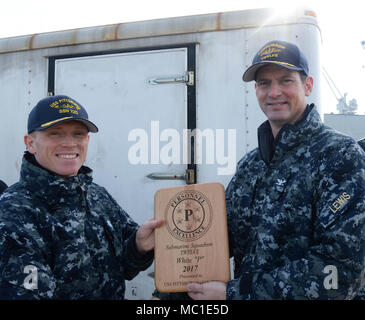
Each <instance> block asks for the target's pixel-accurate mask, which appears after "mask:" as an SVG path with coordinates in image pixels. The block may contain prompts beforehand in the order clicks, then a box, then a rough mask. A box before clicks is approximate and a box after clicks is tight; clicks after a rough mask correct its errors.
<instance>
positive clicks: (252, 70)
mask: <svg viewBox="0 0 365 320" xmlns="http://www.w3.org/2000/svg"><path fill="white" fill-rule="evenodd" d="M268 64H274V65H277V66H280V67H283V68H285V69H290V70H294V71H302V70H303V69H301V68H296V67H291V66H288V65H286V64H283V63H281V62H279V61H278V62H273V61H270V62H259V63H256V64H254V65H252V66H251V67H249V68H248V69H247V70H246V71H245V73H244V74H243V77H242V80H243V81H245V82H250V81H253V80H255V79H256V72H257V71H258V70H259V69H260V68H262V67H263V66H265V65H268Z"/></svg>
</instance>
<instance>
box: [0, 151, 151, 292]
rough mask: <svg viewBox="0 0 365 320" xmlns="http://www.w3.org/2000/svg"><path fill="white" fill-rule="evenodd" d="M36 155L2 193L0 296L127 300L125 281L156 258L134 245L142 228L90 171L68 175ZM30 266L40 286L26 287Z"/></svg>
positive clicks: (0, 198)
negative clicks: (35, 161)
mask: <svg viewBox="0 0 365 320" xmlns="http://www.w3.org/2000/svg"><path fill="white" fill-rule="evenodd" d="M31 157H32V156H31V155H30V154H26V155H25V157H24V158H23V163H22V168H21V178H20V181H19V182H18V183H16V184H14V185H13V186H11V187H9V188H8V189H7V190H6V192H5V193H3V194H2V195H1V197H0V276H1V279H0V299H123V298H124V292H125V279H127V280H128V279H132V278H133V277H134V276H136V275H137V274H138V272H139V271H141V270H145V269H146V268H148V267H149V266H150V265H151V263H152V261H153V251H152V252H149V253H148V254H146V255H141V254H140V253H139V252H138V250H137V248H136V244H135V234H136V231H137V229H138V225H137V224H136V223H135V222H134V221H133V220H132V219H131V218H130V217H129V216H128V214H127V213H126V212H124V211H123V209H121V208H120V206H119V205H118V204H117V203H116V201H115V200H114V199H113V198H112V197H111V196H110V194H109V193H108V192H107V191H106V190H105V189H104V188H103V187H100V186H98V185H97V184H95V183H93V182H92V170H91V169H89V168H87V167H82V168H81V170H80V172H79V174H78V175H77V176H74V177H70V178H68V179H64V178H62V177H60V176H57V175H54V174H52V173H50V172H48V171H47V170H44V169H42V168H40V167H39V166H37V165H35V164H33V163H31V162H32V161H31V160H32V159H31ZM27 266H34V267H35V268H36V270H37V288H34V287H33V288H31V289H27V286H25V285H24V280H25V278H26V277H27V274H26V273H24V270H25V267H27Z"/></svg>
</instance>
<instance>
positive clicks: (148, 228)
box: [136, 219, 163, 254]
mask: <svg viewBox="0 0 365 320" xmlns="http://www.w3.org/2000/svg"><path fill="white" fill-rule="evenodd" d="M162 224H163V220H154V219H150V220H147V221H146V222H144V223H143V224H142V225H141V226H140V228H139V229H138V231H137V234H136V245H137V249H138V251H139V252H140V253H142V254H143V253H146V252H148V251H150V250H152V249H153V248H154V247H155V232H154V230H155V228H158V227H160V226H161V225H162Z"/></svg>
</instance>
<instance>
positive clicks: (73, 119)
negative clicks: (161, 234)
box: [33, 117, 99, 132]
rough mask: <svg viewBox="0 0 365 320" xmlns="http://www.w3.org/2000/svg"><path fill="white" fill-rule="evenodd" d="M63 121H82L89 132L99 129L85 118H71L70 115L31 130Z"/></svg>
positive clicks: (41, 128)
mask: <svg viewBox="0 0 365 320" xmlns="http://www.w3.org/2000/svg"><path fill="white" fill-rule="evenodd" d="M65 121H78V122H82V123H83V124H84V125H85V126H86V127H87V129H88V130H89V132H98V131H99V129H98V127H97V126H96V125H95V124H93V123H92V122H91V121H89V120H87V119H84V118H72V117H67V118H65V119H61V120H60V121H55V122H53V123H52V124H50V125H48V126H43V127H40V128H37V129H34V130H33V131H41V130H45V129H48V128H50V127H53V126H55V125H56V124H59V123H62V122H65Z"/></svg>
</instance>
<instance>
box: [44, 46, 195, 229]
mask: <svg viewBox="0 0 365 320" xmlns="http://www.w3.org/2000/svg"><path fill="white" fill-rule="evenodd" d="M192 51H193V52H192ZM194 68H195V46H192V45H189V46H184V47H177V48H170V49H161V48H160V49H156V50H151V49H148V50H143V51H130V52H119V53H112V54H94V55H88V56H67V57H66V56H64V57H54V58H51V60H50V85H49V91H51V94H66V95H69V96H71V97H72V98H74V99H76V100H77V101H78V102H80V103H81V105H83V106H84V107H85V108H86V110H87V112H88V114H89V119H90V120H91V121H93V122H94V123H95V124H96V125H97V126H98V128H99V132H98V133H97V134H90V145H89V151H88V157H87V161H86V165H88V166H90V167H91V168H92V169H93V170H94V181H95V182H96V183H98V184H100V185H102V186H105V187H106V189H107V190H108V191H109V192H110V193H111V194H112V196H113V197H114V198H115V199H116V200H117V202H118V203H119V204H120V205H121V206H122V207H123V209H125V210H126V211H127V212H128V213H129V215H130V216H132V217H133V219H134V220H135V221H137V222H138V223H142V222H143V221H145V220H147V219H149V218H151V217H153V202H154V194H155V192H156V191H157V190H158V189H159V188H165V187H171V186H178V185H182V184H185V183H186V178H187V177H189V178H190V183H194V182H195V181H196V180H194V179H196V175H195V170H194V169H195V167H194V165H193V164H188V162H189V161H185V160H184V159H183V157H184V155H185V154H186V153H188V154H190V153H189V152H188V151H187V150H183V149H184V148H183V145H182V143H183V132H184V129H186V128H189V129H194V128H195V101H194V98H195V91H194V90H195V85H194V79H193V75H194V73H193V72H194V71H195V70H193V69H194ZM189 71H190V73H189ZM52 73H54V74H53V75H52ZM53 79H54V82H53ZM191 148H193V146H191ZM183 153H184V154H183ZM187 170H189V171H187ZM187 173H189V174H187Z"/></svg>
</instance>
